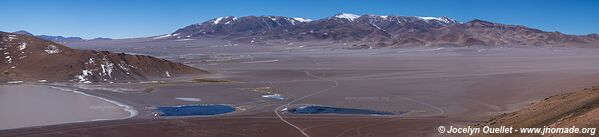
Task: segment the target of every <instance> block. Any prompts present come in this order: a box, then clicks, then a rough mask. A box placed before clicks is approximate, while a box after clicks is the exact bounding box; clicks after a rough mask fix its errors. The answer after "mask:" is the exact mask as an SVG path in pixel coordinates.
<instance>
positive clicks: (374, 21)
mask: <svg viewBox="0 0 599 137" xmlns="http://www.w3.org/2000/svg"><path fill="white" fill-rule="evenodd" d="M197 38H200V39H201V38H220V39H225V40H231V41H235V42H240V43H260V41H262V43H266V42H267V41H273V40H284V41H287V42H294V41H296V42H306V41H327V42H331V43H343V44H344V45H358V46H368V47H387V46H392V47H423V46H427V47H428V46H452V47H453V46H494V47H503V46H591V45H597V44H598V43H599V38H597V36H596V34H595V35H584V36H576V35H566V34H562V33H559V32H545V31H541V30H537V29H533V28H528V27H525V26H517V25H506V24H499V23H493V22H488V21H482V20H472V21H469V22H466V23H461V22H459V21H457V20H455V19H451V18H449V17H420V16H387V15H371V14H366V15H355V14H349V13H340V14H336V15H333V16H331V17H327V18H323V19H319V20H308V19H303V18H291V17H283V16H247V17H233V16H227V17H218V18H215V19H212V20H208V21H206V22H203V23H199V24H192V25H189V26H186V27H184V28H181V29H179V30H177V31H175V32H173V33H171V34H167V35H163V36H159V37H155V38H154V39H197Z"/></svg>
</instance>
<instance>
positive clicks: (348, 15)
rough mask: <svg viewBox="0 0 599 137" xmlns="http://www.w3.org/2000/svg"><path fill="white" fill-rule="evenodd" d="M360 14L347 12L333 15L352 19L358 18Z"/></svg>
mask: <svg viewBox="0 0 599 137" xmlns="http://www.w3.org/2000/svg"><path fill="white" fill-rule="evenodd" d="M359 17H360V16H358V15H355V14H349V13H340V14H337V15H335V18H340V19H347V20H349V21H353V20H354V19H357V18H359Z"/></svg>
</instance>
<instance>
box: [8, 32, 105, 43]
mask: <svg viewBox="0 0 599 137" xmlns="http://www.w3.org/2000/svg"><path fill="white" fill-rule="evenodd" d="M12 33H14V34H21V35H26V36H35V37H38V38H41V39H45V40H49V41H54V42H56V43H62V44H64V43H69V42H81V41H86V39H83V38H81V37H64V36H51V35H34V34H31V33H29V32H27V31H25V30H19V31H15V32H12ZM89 40H112V39H111V38H103V37H98V38H94V39H89Z"/></svg>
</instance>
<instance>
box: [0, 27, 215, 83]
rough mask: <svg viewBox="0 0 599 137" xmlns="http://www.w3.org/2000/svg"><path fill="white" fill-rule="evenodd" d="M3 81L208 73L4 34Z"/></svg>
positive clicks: (0, 45) (0, 44)
mask: <svg viewBox="0 0 599 137" xmlns="http://www.w3.org/2000/svg"><path fill="white" fill-rule="evenodd" d="M0 58H1V61H0V71H1V73H2V74H0V81H37V80H42V81H44V80H48V81H74V82H82V83H89V82H112V81H138V80H149V79H155V78H168V77H174V76H180V75H184V74H196V73H206V71H204V70H200V69H197V68H193V67H189V66H186V65H183V64H180V63H174V62H170V61H167V60H163V59H158V58H154V57H151V56H142V55H127V54H124V53H112V52H108V51H91V50H76V49H71V48H68V47H66V46H63V45H60V44H57V43H55V42H51V41H47V40H43V39H40V38H37V37H34V36H28V35H20V34H14V33H5V32H0Z"/></svg>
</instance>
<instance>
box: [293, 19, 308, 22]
mask: <svg viewBox="0 0 599 137" xmlns="http://www.w3.org/2000/svg"><path fill="white" fill-rule="evenodd" d="M293 19H294V20H296V21H299V22H310V21H312V20H311V19H306V18H293Z"/></svg>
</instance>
